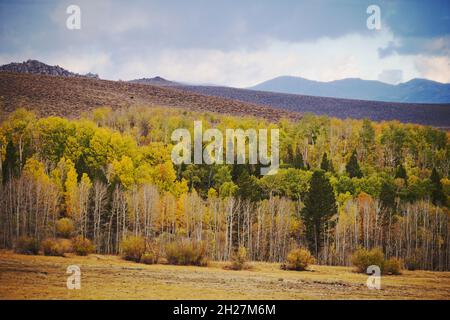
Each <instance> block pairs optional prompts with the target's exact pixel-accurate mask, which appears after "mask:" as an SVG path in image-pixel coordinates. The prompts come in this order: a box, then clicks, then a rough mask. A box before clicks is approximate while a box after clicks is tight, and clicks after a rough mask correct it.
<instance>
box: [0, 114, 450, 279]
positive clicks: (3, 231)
mask: <svg viewBox="0 0 450 320" xmlns="http://www.w3.org/2000/svg"><path fill="white" fill-rule="evenodd" d="M194 121H202V123H203V126H204V128H205V129H207V128H218V129H220V130H223V131H225V129H227V128H241V129H244V130H245V129H249V128H254V129H260V128H261V129H271V128H273V129H275V128H277V129H279V130H280V148H279V150H280V169H279V170H278V172H277V173H276V174H275V175H267V176H261V175H260V174H259V173H260V170H259V169H260V168H259V167H258V165H250V164H242V165H239V164H233V165H231V164H223V165H206V164H202V165H194V164H190V165H174V164H173V163H172V161H171V157H170V155H171V150H172V147H173V144H172V141H171V139H170V138H171V133H172V132H173V131H174V130H175V129H177V128H189V129H190V130H191V134H192V131H193V122H194ZM448 140H449V134H448V133H447V132H445V131H441V130H438V129H434V128H432V127H427V126H421V125H413V124H402V123H399V122H396V121H391V122H372V121H369V120H352V119H346V120H340V119H335V118H330V117H325V116H314V115H310V114H306V115H304V116H303V117H302V118H301V119H300V120H298V121H292V120H287V119H282V120H280V121H279V122H277V123H273V122H268V121H266V120H263V119H259V118H255V117H235V116H228V115H218V114H214V113H198V112H190V111H185V110H182V109H176V108H172V109H170V108H148V107H132V108H128V109H125V108H124V109H118V110H112V109H111V108H109V107H100V108H98V109H95V110H94V111H93V112H90V113H85V114H82V115H81V116H80V117H79V118H78V119H66V118H60V117H44V118H38V117H37V116H36V115H35V114H34V113H33V112H31V111H27V110H25V109H18V110H16V111H14V112H13V113H11V114H10V115H9V116H8V118H7V119H6V120H5V121H3V122H2V123H1V125H0V169H1V183H0V247H2V248H13V247H14V246H15V244H16V242H17V241H18V239H20V238H21V237H31V238H33V239H35V240H37V241H43V240H44V239H47V238H55V237H67V238H70V237H76V236H78V237H82V238H86V239H89V240H90V241H92V244H93V246H94V247H95V251H96V252H97V253H100V254H119V253H120V252H121V250H122V247H121V243H122V241H123V239H125V238H126V237H129V236H136V237H141V238H144V239H145V240H146V241H147V242H149V243H150V242H151V243H153V244H156V245H157V246H160V247H161V248H163V247H165V246H166V245H167V244H170V243H173V242H174V241H179V240H183V241H191V242H198V243H199V242H201V243H203V244H205V247H206V254H207V256H208V259H211V260H218V261H226V260H229V259H230V258H231V256H232V255H233V254H234V252H235V251H236V250H237V248H239V247H245V248H246V250H247V252H248V255H249V259H250V260H253V261H269V262H282V261H284V259H285V258H286V255H287V254H288V253H289V251H290V250H292V249H293V248H298V247H304V248H308V249H309V250H310V251H311V253H312V254H313V255H314V257H315V259H316V261H317V262H318V263H320V264H327V265H350V264H351V256H352V254H353V253H354V252H355V251H356V250H357V249H360V248H365V249H372V248H380V249H381V250H382V252H383V253H384V255H385V257H386V258H391V257H394V258H399V259H402V260H403V261H404V263H405V266H406V267H407V268H408V269H424V270H438V271H448V270H450V235H449V232H450V224H449V204H450V200H449V196H450V180H449V170H450V145H449V141H448Z"/></svg>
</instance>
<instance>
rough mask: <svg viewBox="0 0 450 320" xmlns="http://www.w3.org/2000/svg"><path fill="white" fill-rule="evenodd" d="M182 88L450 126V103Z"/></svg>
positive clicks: (335, 113) (300, 108)
mask: <svg viewBox="0 0 450 320" xmlns="http://www.w3.org/2000/svg"><path fill="white" fill-rule="evenodd" d="M180 89H182V90H184V91H189V92H197V93H201V94H205V95H210V96H217V97H222V98H229V99H235V100H239V101H243V102H249V103H256V104H261V105H266V106H270V107H274V108H279V109H285V110H289V111H295V112H301V113H305V112H311V113H314V114H319V115H328V116H331V117H337V118H341V119H345V118H354V119H363V118H368V119H371V120H374V121H383V120H398V121H400V122H408V123H418V124H423V125H431V126H435V127H442V128H448V127H450V104H413V103H393V102H379V101H364V100H352V99H336V98H327V97H314V96H306V95H297V94H286V93H275V92H267V91H257V90H248V89H237V88H230V87H215V86H182V87H180Z"/></svg>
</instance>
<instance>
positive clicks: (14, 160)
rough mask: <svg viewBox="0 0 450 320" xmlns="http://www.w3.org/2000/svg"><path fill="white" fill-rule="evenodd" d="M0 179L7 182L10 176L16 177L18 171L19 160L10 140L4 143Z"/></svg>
mask: <svg viewBox="0 0 450 320" xmlns="http://www.w3.org/2000/svg"><path fill="white" fill-rule="evenodd" d="M2 169H3V170H2V171H3V172H2V181H3V183H6V182H8V181H9V180H10V179H11V178H12V177H16V176H17V175H18V173H19V160H18V157H17V152H16V148H15V147H14V144H13V143H12V141H11V140H9V141H8V143H7V145H6V154H5V161H4V162H3V166H2Z"/></svg>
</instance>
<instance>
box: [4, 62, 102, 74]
mask: <svg viewBox="0 0 450 320" xmlns="http://www.w3.org/2000/svg"><path fill="white" fill-rule="evenodd" d="M0 72H15V73H31V74H46V75H52V76H60V77H87V78H96V79H97V78H99V76H98V75H97V74H95V73H91V72H89V73H87V74H85V75H81V74H78V73H74V72H71V71H68V70H66V69H64V68H62V67H60V66H58V65H56V66H50V65H48V64H45V63H43V62H40V61H38V60H27V61H24V62H21V63H17V62H12V63H9V64H5V65H2V66H0Z"/></svg>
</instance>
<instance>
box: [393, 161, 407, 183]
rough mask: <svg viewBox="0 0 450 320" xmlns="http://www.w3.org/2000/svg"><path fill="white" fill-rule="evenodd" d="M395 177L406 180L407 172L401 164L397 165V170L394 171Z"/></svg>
mask: <svg viewBox="0 0 450 320" xmlns="http://www.w3.org/2000/svg"><path fill="white" fill-rule="evenodd" d="M395 178H396V179H397V178H400V179H403V180H405V181H407V180H408V174H407V173H406V170H405V168H404V167H403V165H402V164H400V165H398V167H397V170H396V171H395Z"/></svg>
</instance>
